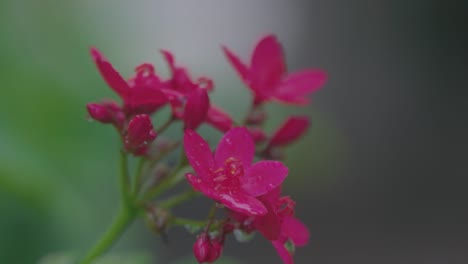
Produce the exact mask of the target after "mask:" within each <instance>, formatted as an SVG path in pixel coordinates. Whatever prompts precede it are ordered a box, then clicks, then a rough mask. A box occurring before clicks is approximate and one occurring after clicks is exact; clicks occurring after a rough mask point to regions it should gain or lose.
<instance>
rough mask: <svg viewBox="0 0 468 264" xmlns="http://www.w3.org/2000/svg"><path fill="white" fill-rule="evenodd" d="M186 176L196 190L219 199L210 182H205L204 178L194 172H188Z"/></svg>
mask: <svg viewBox="0 0 468 264" xmlns="http://www.w3.org/2000/svg"><path fill="white" fill-rule="evenodd" d="M185 178H186V179H187V181H188V182H189V183H190V185H192V187H193V188H194V189H195V190H197V191H199V192H201V193H203V194H204V195H206V196H208V197H209V198H211V199H213V200H218V195H217V193H216V192H215V191H214V190H213V189H212V188H211V186H210V185H209V184H208V183H206V182H204V181H203V180H202V179H200V178H199V177H197V176H195V175H194V174H192V173H186V174H185Z"/></svg>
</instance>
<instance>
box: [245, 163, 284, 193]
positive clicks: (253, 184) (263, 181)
mask: <svg viewBox="0 0 468 264" xmlns="http://www.w3.org/2000/svg"><path fill="white" fill-rule="evenodd" d="M287 175H288V168H287V167H286V166H284V165H283V163H281V162H279V161H272V160H263V161H259V162H257V163H255V164H253V165H252V166H251V167H250V168H248V169H247V170H246V171H245V174H244V176H243V177H242V178H241V179H240V180H241V184H242V189H243V190H244V191H245V192H246V193H248V194H249V195H252V196H255V197H256V196H260V195H263V194H265V193H267V192H269V191H271V190H273V189H275V188H276V187H278V186H280V185H281V183H283V181H284V179H285V178H286V176H287Z"/></svg>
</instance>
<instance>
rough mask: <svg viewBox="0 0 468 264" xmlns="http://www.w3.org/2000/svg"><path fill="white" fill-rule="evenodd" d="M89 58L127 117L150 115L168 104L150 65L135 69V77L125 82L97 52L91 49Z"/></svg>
mask: <svg viewBox="0 0 468 264" xmlns="http://www.w3.org/2000/svg"><path fill="white" fill-rule="evenodd" d="M91 56H92V58H93V60H94V62H95V63H96V66H97V68H98V70H99V72H100V73H101V76H102V78H103V79H104V81H105V82H106V83H107V85H109V87H110V88H112V90H114V92H116V93H117V95H119V97H120V98H121V99H122V101H123V111H124V112H125V113H126V114H127V115H136V114H151V113H153V112H154V111H156V110H157V109H159V108H160V107H161V106H163V105H165V104H166V103H167V102H168V99H167V97H166V95H165V93H164V92H163V91H162V90H161V88H162V84H161V82H160V81H159V78H158V77H157V76H156V75H155V74H154V68H153V66H152V65H150V64H143V65H141V66H139V67H137V68H136V72H137V73H136V76H135V77H134V78H132V79H130V80H129V81H128V82H127V81H125V80H124V79H123V77H122V76H121V75H120V74H119V73H118V72H117V71H116V70H115V69H114V67H113V66H112V64H111V63H110V62H109V61H107V59H106V58H105V57H104V55H102V54H101V53H100V52H99V50H97V49H96V48H91Z"/></svg>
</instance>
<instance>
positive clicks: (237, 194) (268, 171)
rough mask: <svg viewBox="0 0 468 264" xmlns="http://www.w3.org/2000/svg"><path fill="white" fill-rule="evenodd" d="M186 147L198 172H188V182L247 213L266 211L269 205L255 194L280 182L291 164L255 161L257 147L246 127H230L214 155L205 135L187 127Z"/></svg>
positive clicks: (187, 153) (214, 198) (262, 192)
mask: <svg viewBox="0 0 468 264" xmlns="http://www.w3.org/2000/svg"><path fill="white" fill-rule="evenodd" d="M184 149H185V153H186V155H187V158H188V160H189V162H190V165H192V167H193V169H194V170H195V172H196V174H197V175H194V174H192V173H187V174H186V178H187V180H188V182H189V183H190V184H191V185H192V186H193V187H194V188H195V189H196V190H198V191H200V192H202V193H203V194H205V195H206V196H208V197H210V198H212V199H213V200H215V201H217V202H219V203H222V204H223V205H225V206H226V207H227V208H229V209H231V210H233V211H236V212H239V213H243V214H247V215H264V214H266V213H267V209H266V207H265V206H264V205H263V203H262V202H261V201H259V200H258V199H257V198H255V197H257V196H260V195H263V194H265V193H267V192H268V191H270V190H272V189H274V188H276V187H277V186H279V185H280V184H281V183H282V182H283V180H284V179H285V178H286V176H287V174H288V168H287V167H286V166H284V165H283V164H282V163H281V162H278V161H259V162H257V163H254V164H252V161H253V158H254V151H255V147H254V142H253V140H252V138H251V136H250V134H249V132H248V131H247V129H246V128H233V129H231V130H229V131H228V132H227V133H226V134H225V135H224V136H223V138H222V139H221V141H220V142H219V144H218V148H217V149H216V152H215V154H214V155H213V153H212V152H211V150H210V147H209V145H208V143H207V142H206V141H205V140H204V139H203V138H201V137H200V136H199V135H198V134H197V133H196V132H194V131H192V130H186V131H185V134H184Z"/></svg>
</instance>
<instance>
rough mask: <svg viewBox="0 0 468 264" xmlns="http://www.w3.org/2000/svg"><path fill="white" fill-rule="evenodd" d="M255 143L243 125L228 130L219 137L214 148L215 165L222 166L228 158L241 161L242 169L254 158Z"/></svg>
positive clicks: (248, 165)
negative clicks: (216, 146)
mask: <svg viewBox="0 0 468 264" xmlns="http://www.w3.org/2000/svg"><path fill="white" fill-rule="evenodd" d="M254 152H255V145H254V141H253V139H252V136H251V135H250V133H249V131H248V130H247V129H246V128H244V127H237V128H233V129H231V130H229V131H228V132H227V133H226V134H225V135H224V136H223V138H222V139H221V141H220V142H219V144H218V148H217V149H216V154H215V161H216V165H218V166H223V165H224V162H225V161H226V160H227V159H229V158H236V159H238V160H240V161H241V162H242V165H243V166H244V169H246V168H248V167H250V165H251V164H252V161H253V158H254Z"/></svg>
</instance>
